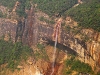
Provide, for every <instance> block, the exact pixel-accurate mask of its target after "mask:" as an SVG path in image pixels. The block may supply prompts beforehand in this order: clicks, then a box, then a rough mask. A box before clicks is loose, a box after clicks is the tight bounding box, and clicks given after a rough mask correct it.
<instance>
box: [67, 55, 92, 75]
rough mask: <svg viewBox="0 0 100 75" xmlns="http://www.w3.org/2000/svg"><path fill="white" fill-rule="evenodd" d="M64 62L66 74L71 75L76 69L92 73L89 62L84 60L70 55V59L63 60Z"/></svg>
mask: <svg viewBox="0 0 100 75" xmlns="http://www.w3.org/2000/svg"><path fill="white" fill-rule="evenodd" d="M65 64H66V70H65V74H66V75H68V74H69V75H71V74H72V73H73V71H76V72H78V73H89V74H93V71H92V68H91V66H90V65H89V64H86V63H84V62H81V61H80V60H78V59H75V57H73V56H72V57H71V58H70V59H67V60H66V61H65Z"/></svg>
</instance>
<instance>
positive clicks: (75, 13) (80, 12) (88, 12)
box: [66, 0, 100, 31]
mask: <svg viewBox="0 0 100 75" xmlns="http://www.w3.org/2000/svg"><path fill="white" fill-rule="evenodd" d="M85 1H86V2H84V3H83V4H81V5H79V6H77V7H75V8H72V9H69V10H68V11H66V13H67V16H71V17H72V18H73V19H74V20H75V21H77V22H78V23H79V25H80V26H82V27H85V28H93V29H95V30H97V31H100V23H99V21H100V0H85Z"/></svg>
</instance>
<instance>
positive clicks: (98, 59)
mask: <svg viewBox="0 0 100 75" xmlns="http://www.w3.org/2000/svg"><path fill="white" fill-rule="evenodd" d="M40 14H41V15H40ZM41 16H43V17H45V18H47V19H48V18H49V17H48V15H46V14H44V13H42V12H41V11H39V12H36V11H35V8H33V7H31V9H30V10H29V11H28V16H27V18H26V19H20V20H18V21H17V22H14V21H12V20H10V19H2V18H1V19H0V37H2V36H4V40H6V41H8V40H10V38H11V40H12V41H13V42H16V41H22V42H23V44H28V45H29V46H30V47H33V46H36V45H37V44H38V43H49V44H50V43H51V42H54V41H55V40H54V38H55V37H54V35H55V31H56V28H57V25H61V22H64V20H63V19H62V21H61V22H59V19H57V20H58V21H55V22H56V23H55V24H53V25H51V24H48V23H46V22H43V21H40V20H39V18H40V17H41ZM66 26H69V27H70V30H69V31H68V30H66V29H65V27H66ZM66 26H60V27H59V30H58V34H57V35H58V43H59V46H64V47H66V48H65V51H66V52H67V53H73V54H76V55H78V56H79V59H80V60H81V61H83V62H85V63H89V64H90V65H91V66H92V67H93V68H94V67H100V51H99V49H100V33H99V32H97V31H94V30H92V29H81V30H78V26H77V23H76V22H74V21H73V20H72V19H71V18H70V19H68V20H66ZM74 28H76V29H75V30H74ZM79 29H80V28H79ZM72 30H74V32H75V31H78V33H77V34H75V33H74V32H72Z"/></svg>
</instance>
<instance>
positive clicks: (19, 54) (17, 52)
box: [0, 40, 32, 70]
mask: <svg viewBox="0 0 100 75" xmlns="http://www.w3.org/2000/svg"><path fill="white" fill-rule="evenodd" d="M31 55H32V50H31V49H30V48H29V47H28V46H23V45H22V43H21V42H16V43H15V44H13V43H12V42H6V41H4V40H0V65H2V64H5V63H7V67H8V68H11V69H12V70H14V69H15V68H16V67H17V65H18V64H19V63H20V62H21V61H22V60H26V59H27V58H28V56H31Z"/></svg>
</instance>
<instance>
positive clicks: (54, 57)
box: [50, 27, 58, 75]
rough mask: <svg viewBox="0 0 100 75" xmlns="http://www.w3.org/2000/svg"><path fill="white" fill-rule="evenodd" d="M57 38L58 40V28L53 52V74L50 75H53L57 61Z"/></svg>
mask: <svg viewBox="0 0 100 75" xmlns="http://www.w3.org/2000/svg"><path fill="white" fill-rule="evenodd" d="M57 38H58V27H57V30H56V36H55V44H54V52H53V63H52V72H51V74H50V75H53V73H54V67H55V61H56V60H55V59H56V46H57Z"/></svg>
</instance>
